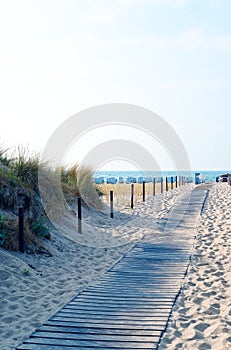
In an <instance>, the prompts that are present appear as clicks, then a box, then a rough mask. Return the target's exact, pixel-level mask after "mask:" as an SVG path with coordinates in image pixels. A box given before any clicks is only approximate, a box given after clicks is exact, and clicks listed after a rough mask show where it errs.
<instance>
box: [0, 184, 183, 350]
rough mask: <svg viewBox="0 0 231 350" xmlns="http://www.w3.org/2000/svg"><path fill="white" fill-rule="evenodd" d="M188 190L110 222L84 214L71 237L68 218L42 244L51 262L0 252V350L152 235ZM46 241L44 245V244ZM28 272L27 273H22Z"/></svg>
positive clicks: (158, 198)
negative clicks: (79, 228)
mask: <svg viewBox="0 0 231 350" xmlns="http://www.w3.org/2000/svg"><path fill="white" fill-rule="evenodd" d="M187 191H190V185H188V186H185V187H181V188H180V189H178V190H174V191H169V192H168V193H164V194H163V195H158V196H156V197H151V198H150V199H149V200H148V201H147V202H146V203H145V204H143V203H139V204H137V205H136V207H135V208H134V211H133V212H132V211H131V209H128V208H127V209H124V210H123V212H120V213H115V219H113V220H112V219H110V218H109V215H108V214H107V215H105V214H100V213H98V212H96V211H93V210H91V211H89V210H84V213H83V217H84V218H85V223H84V227H83V234H82V235H80V234H78V233H77V232H76V225H77V223H76V218H75V217H74V216H73V214H72V215H71V214H70V217H69V218H67V220H66V221H67V222H66V224H67V225H68V229H65V230H64V226H62V227H60V228H61V229H62V230H64V231H65V235H67V236H69V238H67V237H65V236H63V235H62V234H60V233H59V232H58V231H54V232H52V241H51V242H48V241H44V244H46V246H47V247H48V249H49V250H50V251H51V252H52V257H46V256H42V255H40V256H39V255H27V254H24V255H23V254H20V253H16V252H7V251H5V250H3V249H0V297H1V303H0V339H1V342H0V349H1V350H9V349H15V347H16V346H17V345H19V344H20V343H21V342H22V340H23V338H25V337H28V336H29V335H30V334H31V332H32V331H34V330H35V328H37V327H38V326H39V325H40V324H41V323H43V322H44V321H46V320H47V319H48V318H49V317H51V316H52V315H53V314H54V313H55V312H56V311H58V310H59V309H60V308H61V307H62V306H63V305H65V304H66V303H67V302H68V301H69V300H70V299H71V298H72V297H74V296H75V295H76V294H78V293H79V292H80V291H81V290H83V289H84V288H85V287H87V286H88V285H90V284H94V281H96V280H98V279H99V278H100V276H101V275H102V274H103V273H104V272H105V271H107V270H108V268H109V267H111V266H112V265H113V264H114V263H115V262H116V261H117V260H118V259H120V258H121V257H122V256H123V255H124V254H125V253H126V252H127V251H128V250H129V249H130V248H131V247H132V246H133V245H134V244H135V242H136V241H137V240H139V239H140V238H141V237H142V236H143V234H144V233H145V232H152V233H153V232H154V225H155V223H156V222H157V221H158V219H160V218H162V217H164V216H165V215H166V213H167V212H168V211H169V209H170V208H171V207H172V206H173V204H174V203H175V202H176V201H177V199H178V198H180V197H181V196H182V195H183V193H185V192H187ZM45 242H46V243H45ZM27 272H28V274H27Z"/></svg>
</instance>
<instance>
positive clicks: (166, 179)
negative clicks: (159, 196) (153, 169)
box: [166, 176, 168, 192]
mask: <svg viewBox="0 0 231 350" xmlns="http://www.w3.org/2000/svg"><path fill="white" fill-rule="evenodd" d="M166 192H168V177H167V176H166Z"/></svg>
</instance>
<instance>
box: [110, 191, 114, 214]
mask: <svg viewBox="0 0 231 350" xmlns="http://www.w3.org/2000/svg"><path fill="white" fill-rule="evenodd" d="M110 216H111V218H112V219H113V218H114V214H113V191H110Z"/></svg>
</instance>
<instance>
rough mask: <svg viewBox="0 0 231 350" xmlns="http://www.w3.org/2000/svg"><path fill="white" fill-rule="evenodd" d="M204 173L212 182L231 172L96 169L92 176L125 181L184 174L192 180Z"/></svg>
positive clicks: (208, 180) (207, 179) (206, 178)
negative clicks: (196, 175)
mask: <svg viewBox="0 0 231 350" xmlns="http://www.w3.org/2000/svg"><path fill="white" fill-rule="evenodd" d="M198 173H199V174H201V175H204V178H205V182H214V181H216V177H217V176H220V175H222V174H227V173H229V174H230V173H231V170H193V171H190V172H188V171H180V172H179V171H175V170H165V171H161V172H160V171H132V170H129V171H126V170H123V171H116V170H112V171H96V172H95V173H94V178H98V177H102V178H104V179H107V178H109V177H113V178H116V179H117V180H118V179H119V178H123V179H124V181H126V179H127V178H129V177H130V178H131V177H132V178H138V177H150V178H154V177H155V178H160V177H171V176H185V177H187V178H188V179H189V180H191V181H194V179H195V174H198Z"/></svg>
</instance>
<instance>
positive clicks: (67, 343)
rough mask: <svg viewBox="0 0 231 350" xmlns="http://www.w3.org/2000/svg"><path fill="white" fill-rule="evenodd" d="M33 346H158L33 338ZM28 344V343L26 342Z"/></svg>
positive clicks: (149, 347) (137, 347)
mask: <svg viewBox="0 0 231 350" xmlns="http://www.w3.org/2000/svg"><path fill="white" fill-rule="evenodd" d="M28 342H29V343H31V344H37V345H58V346H59V347H60V350H61V346H62V347H64V346H69V347H70V346H72V347H76V348H78V349H81V348H83V349H84V347H93V348H97V347H98V348H101V349H104V348H105V347H108V348H110V347H111V348H112V349H121V348H124V349H133V350H135V349H153V347H155V346H156V345H157V342H143V343H140V342H125V341H121V342H119V341H118V342H113V341H112V342H110V341H103V340H102V341H100V340H99V341H96V340H94V341H88V340H69V339H62V340H61V339H46V338H42V339H41V338H31V339H29V341H28ZM25 343H27V342H25Z"/></svg>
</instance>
